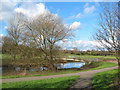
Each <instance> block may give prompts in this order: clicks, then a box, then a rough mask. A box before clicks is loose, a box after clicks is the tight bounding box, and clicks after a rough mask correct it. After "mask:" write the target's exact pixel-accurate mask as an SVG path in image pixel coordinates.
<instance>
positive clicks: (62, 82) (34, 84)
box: [2, 76, 80, 88]
mask: <svg viewBox="0 0 120 90" xmlns="http://www.w3.org/2000/svg"><path fill="white" fill-rule="evenodd" d="M79 77H80V76H69V77H59V78H51V79H44V80H32V81H20V82H10V83H2V88H68V87H69V85H70V84H71V83H72V82H73V81H75V80H76V79H77V78H79Z"/></svg>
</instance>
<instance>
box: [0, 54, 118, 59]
mask: <svg viewBox="0 0 120 90" xmlns="http://www.w3.org/2000/svg"><path fill="white" fill-rule="evenodd" d="M1 55H2V59H11V58H12V59H13V57H12V56H11V55H8V54H0V56H1ZM70 56H71V57H75V58H77V59H87V60H89V59H101V60H115V59H116V57H115V56H93V55H75V54H64V55H63V57H65V58H70ZM16 58H17V59H19V57H18V56H17V57H16Z"/></svg>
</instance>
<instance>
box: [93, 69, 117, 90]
mask: <svg viewBox="0 0 120 90" xmlns="http://www.w3.org/2000/svg"><path fill="white" fill-rule="evenodd" d="M117 71H118V69H115V70H109V71H104V72H100V73H97V74H95V76H94V78H93V81H92V85H93V87H94V88H95V90H98V89H99V90H102V89H109V90H117V89H114V88H115V87H114V86H115V83H116V81H117V79H116V78H117Z"/></svg>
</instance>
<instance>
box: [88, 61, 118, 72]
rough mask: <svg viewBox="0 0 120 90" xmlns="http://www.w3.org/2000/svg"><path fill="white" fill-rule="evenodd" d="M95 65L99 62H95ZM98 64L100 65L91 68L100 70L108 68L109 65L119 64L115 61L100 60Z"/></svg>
mask: <svg viewBox="0 0 120 90" xmlns="http://www.w3.org/2000/svg"><path fill="white" fill-rule="evenodd" d="M94 64H95V65H96V64H97V63H94ZM98 65H100V66H99V67H96V68H91V69H89V70H98V69H103V68H108V67H114V66H117V64H115V63H111V62H99V63H98Z"/></svg>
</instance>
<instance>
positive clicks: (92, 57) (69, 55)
mask: <svg viewBox="0 0 120 90" xmlns="http://www.w3.org/2000/svg"><path fill="white" fill-rule="evenodd" d="M65 57H66V58H70V57H74V58H77V59H83V60H91V59H100V60H115V59H116V57H115V56H93V55H75V54H66V55H65Z"/></svg>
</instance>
